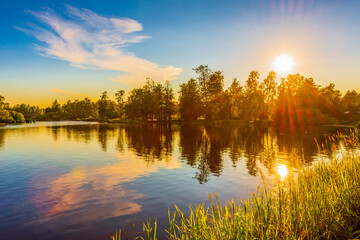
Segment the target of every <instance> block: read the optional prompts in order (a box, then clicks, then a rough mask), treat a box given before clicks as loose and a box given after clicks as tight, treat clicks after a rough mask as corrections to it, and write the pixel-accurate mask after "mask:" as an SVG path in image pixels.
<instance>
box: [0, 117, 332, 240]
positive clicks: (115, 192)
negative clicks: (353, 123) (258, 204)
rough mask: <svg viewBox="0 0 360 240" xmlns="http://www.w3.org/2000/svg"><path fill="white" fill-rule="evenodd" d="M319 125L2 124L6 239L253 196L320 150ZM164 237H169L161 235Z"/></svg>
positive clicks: (59, 235)
mask: <svg viewBox="0 0 360 240" xmlns="http://www.w3.org/2000/svg"><path fill="white" fill-rule="evenodd" d="M331 134H332V133H329V132H328V131H324V130H320V129H318V128H307V129H298V130H297V131H283V132H281V131H277V130H274V129H259V128H253V127H250V126H236V125H232V126H213V127H204V126H194V125H186V124H185V125H176V124H173V125H166V124H164V125H156V124H143V125H140V124H137V125H121V124H98V123H83V122H43V123H37V124H24V125H13V126H11V125H10V126H5V127H2V128H0V209H1V211H0V238H1V239H109V236H110V235H111V234H113V233H114V232H115V231H117V230H118V229H119V228H121V229H122V230H123V232H124V233H125V235H126V236H128V237H131V236H133V235H134V234H135V233H136V231H138V230H139V229H141V227H142V226H141V223H142V222H143V221H145V220H146V219H147V218H148V217H152V218H153V219H154V218H157V219H158V223H159V227H160V228H165V227H167V221H168V220H167V219H168V217H167V209H168V208H170V209H173V205H174V204H176V205H178V206H179V207H180V208H181V209H183V210H185V211H186V209H187V205H188V204H189V203H191V204H195V203H201V202H206V201H207V193H211V192H216V193H217V194H218V195H219V196H220V198H221V200H222V202H225V201H226V200H229V199H231V198H246V197H248V194H249V192H250V191H256V189H257V187H258V186H259V184H261V177H260V173H259V172H260V170H261V171H262V172H263V173H264V174H265V176H266V177H267V179H268V181H269V182H271V181H272V179H274V177H275V176H276V175H277V174H280V175H281V176H283V177H284V176H285V175H286V174H287V172H289V171H296V170H297V169H299V168H301V167H303V166H306V165H311V164H312V162H313V161H316V160H317V159H319V158H321V157H323V156H324V155H323V154H321V153H319V151H318V148H317V145H316V142H315V141H314V138H316V139H317V141H318V143H319V144H322V143H324V141H325V139H326V138H327V136H328V135H331ZM162 237H163V236H162Z"/></svg>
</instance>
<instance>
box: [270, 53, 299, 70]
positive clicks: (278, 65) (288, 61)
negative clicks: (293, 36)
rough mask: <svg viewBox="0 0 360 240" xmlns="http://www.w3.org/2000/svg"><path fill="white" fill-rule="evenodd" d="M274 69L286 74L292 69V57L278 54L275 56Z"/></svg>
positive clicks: (293, 63)
mask: <svg viewBox="0 0 360 240" xmlns="http://www.w3.org/2000/svg"><path fill="white" fill-rule="evenodd" d="M273 64H274V65H273V66H274V70H275V72H277V73H279V74H288V73H290V72H291V71H292V69H293V67H294V65H295V62H294V60H293V59H292V57H290V56H288V55H286V54H283V55H280V56H277V57H276V58H275V60H274V63H273Z"/></svg>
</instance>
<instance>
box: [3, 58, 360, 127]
mask: <svg viewBox="0 0 360 240" xmlns="http://www.w3.org/2000/svg"><path fill="white" fill-rule="evenodd" d="M193 70H194V71H195V73H196V74H197V77H196V79H193V78H191V79H190V80H189V81H188V82H186V83H183V84H181V85H180V91H179V96H178V99H177V100H178V101H177V102H176V101H175V94H174V91H173V88H172V87H171V85H170V83H169V82H166V83H165V84H159V83H156V82H155V81H154V80H152V79H149V78H148V79H146V84H145V85H144V86H142V87H139V88H135V89H133V90H131V91H130V92H129V93H128V94H127V96H126V95H125V91H124V90H118V91H117V92H116V93H115V101H113V100H111V99H110V97H109V96H108V93H107V91H104V92H103V93H102V95H101V96H100V98H99V99H98V100H97V101H96V102H93V101H91V100H90V99H88V98H84V99H83V100H74V101H70V100H69V101H67V102H66V103H65V104H63V105H61V104H59V103H58V101H57V100H55V101H54V102H53V103H52V105H51V106H50V107H47V108H45V109H41V108H39V107H37V106H30V105H26V104H18V105H15V106H13V107H12V108H11V107H10V106H9V104H8V103H6V102H5V98H4V97H2V96H0V109H5V110H6V111H8V110H12V111H15V112H19V113H21V114H23V115H24V118H25V120H26V121H33V120H100V121H109V120H110V119H111V121H120V120H121V119H124V118H126V119H128V120H129V119H130V120H133V121H144V120H145V121H147V120H152V121H171V120H172V116H173V115H174V114H177V115H178V116H180V117H181V119H182V120H184V121H189V120H196V119H198V118H205V120H206V121H208V122H209V121H216V120H244V121H248V122H261V121H266V122H273V124H274V125H275V126H277V127H280V128H294V127H296V126H299V125H315V124H322V125H324V124H336V123H339V122H340V123H347V124H353V123H357V122H359V121H360V93H358V92H356V91H355V90H352V91H347V92H346V93H345V94H344V95H343V96H342V94H341V92H340V91H339V90H337V89H336V88H335V85H334V84H333V83H330V84H329V85H328V86H324V87H322V86H319V85H317V84H316V83H315V82H314V80H313V79H312V78H305V77H304V76H301V75H300V74H294V75H291V74H290V75H288V76H287V77H286V78H281V79H277V78H276V73H275V72H270V73H269V74H268V76H267V77H266V78H265V79H263V80H262V81H260V80H259V79H260V74H259V73H258V72H257V71H251V72H250V74H249V76H248V78H247V80H246V81H244V84H243V85H241V83H240V81H239V80H238V79H236V78H234V79H233V81H232V83H231V85H230V86H229V87H228V88H227V89H224V75H223V73H222V71H213V70H211V69H210V68H209V66H208V65H200V66H199V67H197V68H193ZM125 97H126V98H125ZM9 113H10V112H9ZM1 114H2V120H1V121H2V122H12V121H18V120H13V119H12V120H11V118H13V117H10V118H9V116H8V113H5V112H4V111H2V113H1ZM10 115H11V113H10ZM19 119H20V121H21V118H19ZM121 121H123V120H121Z"/></svg>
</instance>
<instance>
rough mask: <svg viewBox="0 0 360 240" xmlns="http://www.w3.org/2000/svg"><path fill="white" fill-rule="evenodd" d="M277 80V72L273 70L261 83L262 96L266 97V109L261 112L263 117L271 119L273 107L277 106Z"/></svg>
mask: <svg viewBox="0 0 360 240" xmlns="http://www.w3.org/2000/svg"><path fill="white" fill-rule="evenodd" d="M275 80H276V72H274V71H271V72H269V75H268V76H267V77H266V78H265V79H264V80H263V81H262V83H261V85H260V89H261V91H262V96H263V99H264V105H263V107H264V109H263V112H262V114H261V115H262V117H261V118H262V119H266V120H269V119H270V117H271V113H272V111H273V108H274V107H275V99H276V90H277V84H276V82H275Z"/></svg>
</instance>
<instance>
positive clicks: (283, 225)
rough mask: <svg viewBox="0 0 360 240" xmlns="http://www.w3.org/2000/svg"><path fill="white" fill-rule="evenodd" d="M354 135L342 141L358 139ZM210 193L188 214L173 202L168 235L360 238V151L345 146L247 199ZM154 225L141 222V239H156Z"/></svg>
mask: <svg viewBox="0 0 360 240" xmlns="http://www.w3.org/2000/svg"><path fill="white" fill-rule="evenodd" d="M356 135H357V134H354V133H352V135H351V136H350V137H349V138H346V140H345V141H344V142H345V143H346V144H347V145H348V146H350V145H354V144H357V143H358V138H357V137H356ZM264 182H265V181H264ZM208 197H209V200H210V203H211V205H210V207H208V208H206V207H205V205H204V204H200V205H195V206H191V205H190V206H189V208H190V214H188V215H187V216H186V215H185V213H184V212H183V211H182V210H180V209H179V208H178V207H177V206H175V209H176V210H175V211H174V212H170V211H169V225H170V227H169V228H168V229H167V230H166V233H167V238H168V239H181V240H183V239H184V240H185V239H214V240H215V239H355V238H359V237H360V156H359V154H358V153H357V152H355V151H347V153H344V154H342V155H339V156H338V157H335V156H334V157H332V158H331V159H329V160H324V161H319V162H317V163H315V164H313V165H312V166H311V167H307V168H304V169H302V170H301V171H300V172H299V173H297V174H296V176H295V175H289V176H288V177H287V178H285V179H283V180H281V179H277V183H276V185H275V187H274V188H273V189H271V190H270V189H269V188H268V187H267V186H266V184H265V185H264V187H263V188H260V187H259V188H258V190H257V192H256V193H253V192H252V193H251V194H250V197H249V198H248V199H246V200H231V201H228V202H227V203H226V204H225V205H224V206H221V205H220V204H219V198H218V196H217V195H216V194H215V193H213V196H211V195H210V194H209V195H208ZM154 225H155V226H154ZM154 225H151V224H150V221H148V222H147V223H146V224H144V229H143V232H144V233H143V234H144V237H141V238H142V239H156V222H155V224H154ZM120 235H121V234H117V236H116V237H113V240H118V239H120ZM117 237H118V238H117Z"/></svg>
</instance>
